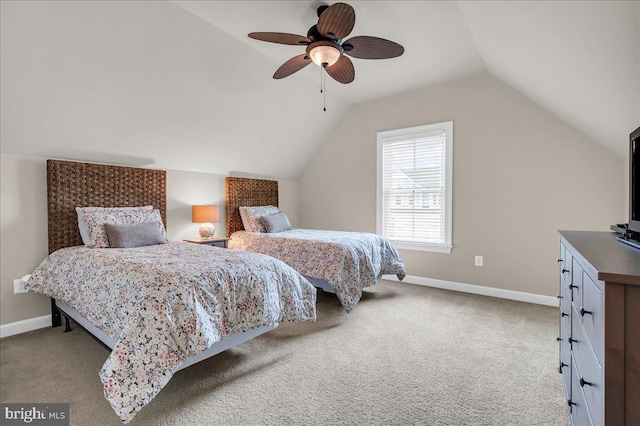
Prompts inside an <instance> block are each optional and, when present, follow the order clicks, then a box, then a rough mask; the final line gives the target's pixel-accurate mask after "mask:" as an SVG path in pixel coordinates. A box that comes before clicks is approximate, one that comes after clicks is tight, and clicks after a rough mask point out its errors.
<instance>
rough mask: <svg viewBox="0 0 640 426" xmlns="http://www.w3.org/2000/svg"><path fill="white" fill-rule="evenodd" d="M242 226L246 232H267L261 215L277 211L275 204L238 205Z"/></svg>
mask: <svg viewBox="0 0 640 426" xmlns="http://www.w3.org/2000/svg"><path fill="white" fill-rule="evenodd" d="M238 210H240V218H242V226H244V230H245V231H247V232H267V230H266V228H265V227H264V224H263V223H262V216H265V215H269V214H274V213H279V212H280V210H278V208H277V207H276V206H254V207H238Z"/></svg>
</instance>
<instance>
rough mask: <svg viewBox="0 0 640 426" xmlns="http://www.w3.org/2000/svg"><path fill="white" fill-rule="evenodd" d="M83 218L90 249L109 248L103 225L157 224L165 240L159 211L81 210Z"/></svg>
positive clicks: (165, 236) (165, 235)
mask: <svg viewBox="0 0 640 426" xmlns="http://www.w3.org/2000/svg"><path fill="white" fill-rule="evenodd" d="M83 210H84V211H83V213H84V218H85V221H86V222H87V229H88V230H89V238H90V239H91V241H90V243H91V245H90V247H96V248H107V247H109V246H110V245H109V236H108V235H107V231H106V229H105V226H104V224H105V223H113V224H127V223H146V222H159V223H160V232H161V233H162V237H163V238H164V240H165V241H166V240H167V233H166V231H165V229H164V225H163V223H162V217H161V216H160V210H158V209H154V210H139V209H128V210H109V209H100V210H96V209H91V208H89V209H83Z"/></svg>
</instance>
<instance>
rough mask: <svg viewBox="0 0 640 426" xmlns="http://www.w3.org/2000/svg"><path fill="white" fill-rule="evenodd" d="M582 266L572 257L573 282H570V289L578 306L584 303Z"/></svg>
mask: <svg viewBox="0 0 640 426" xmlns="http://www.w3.org/2000/svg"><path fill="white" fill-rule="evenodd" d="M582 275H583V270H582V266H580V264H579V263H578V262H577V261H576V258H575V257H573V258H572V262H571V284H569V286H570V287H569V291H570V292H571V300H572V301H573V304H574V305H576V306H577V307H578V308H579V307H580V305H581V304H582V292H583V290H582V285H583V283H582Z"/></svg>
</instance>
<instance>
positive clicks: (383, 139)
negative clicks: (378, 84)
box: [376, 121, 453, 253]
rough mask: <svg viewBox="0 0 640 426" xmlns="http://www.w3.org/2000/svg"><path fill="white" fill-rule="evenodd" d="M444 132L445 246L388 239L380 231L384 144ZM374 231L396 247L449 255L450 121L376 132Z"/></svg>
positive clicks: (450, 217) (450, 235)
mask: <svg viewBox="0 0 640 426" xmlns="http://www.w3.org/2000/svg"><path fill="white" fill-rule="evenodd" d="M439 130H440V131H442V130H444V132H445V154H444V155H445V161H444V164H445V173H444V175H445V185H444V187H445V189H444V193H445V203H444V205H445V214H444V228H445V229H444V243H423V242H417V241H408V240H398V239H393V238H389V237H388V236H386V235H384V234H383V233H382V232H383V226H382V221H383V214H382V212H383V198H384V197H383V194H382V188H383V176H382V175H383V173H382V147H383V146H384V144H385V143H391V142H399V141H404V140H408V139H417V138H420V137H425V136H427V135H429V134H433V132H435V131H439ZM376 179H377V184H376V232H377V233H378V234H379V235H382V236H384V237H385V238H387V239H389V241H391V242H392V243H393V244H394V245H395V246H396V248H399V249H406V250H416V251H430V252H435V253H451V250H452V248H453V240H452V233H453V223H452V222H453V121H444V122H441V123H434V124H427V125H423V126H415V127H407V128H403V129H395V130H385V131H381V132H377V171H376Z"/></svg>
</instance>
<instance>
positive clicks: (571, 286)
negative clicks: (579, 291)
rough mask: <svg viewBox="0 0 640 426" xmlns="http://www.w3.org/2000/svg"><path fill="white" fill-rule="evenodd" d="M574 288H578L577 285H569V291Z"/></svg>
mask: <svg viewBox="0 0 640 426" xmlns="http://www.w3.org/2000/svg"><path fill="white" fill-rule="evenodd" d="M574 288H578V286H577V285H573V284H569V290H571V289H574Z"/></svg>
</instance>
